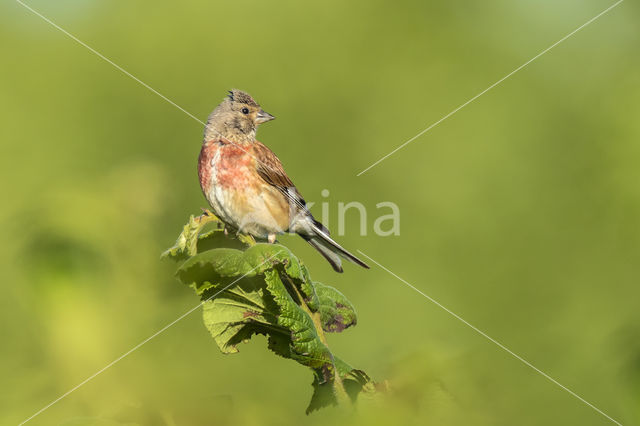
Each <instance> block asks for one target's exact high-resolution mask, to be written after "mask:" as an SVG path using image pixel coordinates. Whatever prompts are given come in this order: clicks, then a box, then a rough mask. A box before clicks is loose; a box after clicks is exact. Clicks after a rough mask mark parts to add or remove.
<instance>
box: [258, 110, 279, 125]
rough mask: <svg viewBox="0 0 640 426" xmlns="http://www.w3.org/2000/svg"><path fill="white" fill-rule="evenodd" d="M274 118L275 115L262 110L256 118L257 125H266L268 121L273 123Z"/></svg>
mask: <svg viewBox="0 0 640 426" xmlns="http://www.w3.org/2000/svg"><path fill="white" fill-rule="evenodd" d="M274 118H275V117H274V116H273V115H271V114H269V113H268V112H266V111H265V110H262V109H261V110H260V112H258V115H257V116H256V123H258V124H261V123H266V122H267V121H271V120H273V119H274Z"/></svg>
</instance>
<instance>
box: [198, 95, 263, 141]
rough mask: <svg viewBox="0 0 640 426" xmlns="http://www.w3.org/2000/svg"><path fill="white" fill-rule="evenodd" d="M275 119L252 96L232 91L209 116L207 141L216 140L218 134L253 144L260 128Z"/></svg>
mask: <svg viewBox="0 0 640 426" xmlns="http://www.w3.org/2000/svg"><path fill="white" fill-rule="evenodd" d="M274 118H275V117H274V116H273V115H271V114H269V113H268V112H265V111H264V110H263V109H262V108H261V107H260V105H258V103H257V102H256V101H255V100H254V99H253V98H252V97H251V95H249V94H248V93H246V92H243V91H242V90H237V89H232V90H229V94H228V95H227V97H226V98H224V100H223V101H222V102H221V103H220V105H218V106H217V107H216V109H214V110H213V112H212V113H211V115H209V119H208V120H207V126H206V128H205V140H209V139H212V138H214V137H215V136H216V133H218V134H219V135H222V136H224V137H225V138H227V139H230V140H232V141H237V142H253V141H254V140H255V137H256V130H257V129H258V126H259V125H260V124H262V123H265V122H267V121H270V120H273V119H274ZM219 135H217V136H219Z"/></svg>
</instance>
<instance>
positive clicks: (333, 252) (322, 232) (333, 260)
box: [300, 220, 369, 272]
mask: <svg viewBox="0 0 640 426" xmlns="http://www.w3.org/2000/svg"><path fill="white" fill-rule="evenodd" d="M312 229H313V235H304V234H300V236H301V237H302V238H304V239H305V241H307V242H308V243H309V244H311V246H312V247H313V248H315V249H316V250H318V251H319V252H320V254H321V255H322V256H324V258H325V259H327V261H328V262H329V263H330V264H331V266H332V267H333V270H334V271H336V272H342V259H341V258H344V259H347V260H348V261H350V262H353V263H355V264H356V265H360V266H362V267H363V268H366V269H369V265H367V264H366V263H364V262H363V261H362V260H360V259H358V258H357V257H355V256H354V255H353V254H351V253H349V252H348V251H347V250H345V249H344V248H342V246H340V244H338V243H336V242H335V241H334V240H333V239H332V238H331V237H330V236H329V230H328V229H327V228H325V227H324V226H323V225H322V224H321V223H320V222H318V221H315V220H314V223H313V227H312Z"/></svg>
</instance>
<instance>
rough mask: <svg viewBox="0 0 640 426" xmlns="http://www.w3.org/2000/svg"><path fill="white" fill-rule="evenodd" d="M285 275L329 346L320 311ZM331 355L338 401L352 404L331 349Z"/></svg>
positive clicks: (334, 389)
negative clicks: (311, 306) (315, 308)
mask: <svg viewBox="0 0 640 426" xmlns="http://www.w3.org/2000/svg"><path fill="white" fill-rule="evenodd" d="M284 276H285V277H286V278H287V281H289V284H290V285H291V287H292V288H293V291H294V292H295V294H296V296H297V298H298V301H299V304H300V307H301V308H302V309H303V310H304V311H305V312H306V313H307V315H309V317H311V320H312V321H313V326H314V328H315V329H316V334H317V335H318V337H319V338H320V341H321V342H322V343H323V344H324V345H325V346H326V347H327V348H328V347H329V345H328V344H327V337H326V335H325V334H324V330H323V329H322V320H321V318H320V312H313V311H312V310H311V308H309V305H307V302H306V301H305V299H304V296H303V295H302V293H300V290H299V289H298V286H296V285H295V283H294V282H293V281H292V280H291V277H289V276H288V275H287V274H284ZM329 356H330V357H331V364H332V366H333V391H334V393H335V395H336V399H337V400H338V403H339V404H341V405H351V398H349V395H348V394H347V391H346V389H345V388H344V383H342V377H340V373H339V372H338V369H337V368H336V363H335V361H334V359H333V354H332V353H331V351H329Z"/></svg>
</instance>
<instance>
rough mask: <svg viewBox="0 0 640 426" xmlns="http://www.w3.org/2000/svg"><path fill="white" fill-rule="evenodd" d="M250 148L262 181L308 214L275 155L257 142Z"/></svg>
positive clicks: (298, 193)
mask: <svg viewBox="0 0 640 426" xmlns="http://www.w3.org/2000/svg"><path fill="white" fill-rule="evenodd" d="M252 147H253V154H254V157H255V159H256V171H257V172H258V175H259V176H260V177H261V178H262V180H264V181H265V182H266V183H268V184H269V185H271V186H274V187H276V188H277V189H278V190H279V191H280V192H281V193H282V194H283V195H284V196H285V197H287V199H288V200H289V202H290V203H292V204H293V205H295V206H296V207H297V208H298V209H300V210H302V211H305V212H308V210H307V207H306V202H305V201H304V198H302V195H300V192H298V189H297V188H296V187H295V185H294V184H293V182H292V181H291V179H289V176H287V173H286V172H285V171H284V167H282V163H281V162H280V159H279V158H278V157H277V156H276V154H274V153H273V151H271V150H270V149H269V148H267V147H266V146H265V145H264V144H262V143H260V142H258V141H256V142H255V143H254V144H253V145H252Z"/></svg>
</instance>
